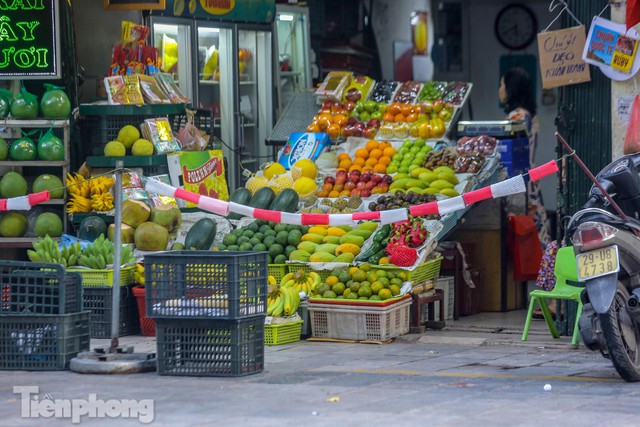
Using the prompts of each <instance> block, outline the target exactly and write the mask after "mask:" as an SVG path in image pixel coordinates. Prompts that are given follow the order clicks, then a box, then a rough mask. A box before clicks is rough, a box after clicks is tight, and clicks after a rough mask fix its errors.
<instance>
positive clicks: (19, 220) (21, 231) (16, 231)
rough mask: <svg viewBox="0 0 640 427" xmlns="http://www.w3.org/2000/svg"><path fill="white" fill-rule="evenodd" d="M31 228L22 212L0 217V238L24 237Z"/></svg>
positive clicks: (8, 213) (9, 213)
mask: <svg viewBox="0 0 640 427" xmlns="http://www.w3.org/2000/svg"><path fill="white" fill-rule="evenodd" d="M28 228H29V221H28V220H27V217H26V216H24V215H23V214H21V213H20V212H7V213H6V214H4V215H2V217H0V236H2V237H22V236H24V235H25V234H26V232H27V229H28Z"/></svg>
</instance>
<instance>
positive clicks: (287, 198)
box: [269, 188, 300, 213]
mask: <svg viewBox="0 0 640 427" xmlns="http://www.w3.org/2000/svg"><path fill="white" fill-rule="evenodd" d="M299 201H300V197H299V196H298V193H296V192H295V190H293V189H291V188H285V189H284V190H282V191H281V192H280V193H278V195H277V196H276V197H275V198H274V199H273V201H272V202H271V204H270V205H269V209H270V210H272V211H279V212H290V213H293V212H295V211H297V210H298V202H299Z"/></svg>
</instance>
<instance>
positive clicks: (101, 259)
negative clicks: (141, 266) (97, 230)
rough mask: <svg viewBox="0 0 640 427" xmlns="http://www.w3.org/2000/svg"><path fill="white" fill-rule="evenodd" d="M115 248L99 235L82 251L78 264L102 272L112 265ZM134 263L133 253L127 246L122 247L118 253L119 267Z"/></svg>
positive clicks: (102, 235)
mask: <svg viewBox="0 0 640 427" xmlns="http://www.w3.org/2000/svg"><path fill="white" fill-rule="evenodd" d="M114 261H115V247H114V246H113V243H112V242H111V241H110V240H108V239H107V238H105V237H104V234H101V235H100V237H98V238H97V239H96V240H95V241H94V242H93V243H92V244H91V245H89V246H87V247H85V248H84V249H83V250H82V254H81V255H80V256H79V257H78V264H79V265H82V266H84V267H88V268H92V269H97V270H104V269H105V268H107V265H112V264H114ZM134 262H135V257H134V256H133V251H132V250H131V247H130V246H128V245H123V246H122V250H121V251H120V265H123V264H130V263H134Z"/></svg>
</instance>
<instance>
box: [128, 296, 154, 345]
mask: <svg viewBox="0 0 640 427" xmlns="http://www.w3.org/2000/svg"><path fill="white" fill-rule="evenodd" d="M132 290H133V296H135V297H136V304H138V313H139V314H140V330H141V331H142V335H144V336H145V337H155V336H156V322H155V321H154V320H153V319H150V318H148V317H147V307H146V304H145V290H144V288H143V287H142V286H134V287H133V288H132Z"/></svg>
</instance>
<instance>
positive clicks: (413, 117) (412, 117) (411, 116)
mask: <svg viewBox="0 0 640 427" xmlns="http://www.w3.org/2000/svg"><path fill="white" fill-rule="evenodd" d="M416 120H418V115H417V114H416V113H411V114H409V115H408V116H407V123H413V122H415V121H416Z"/></svg>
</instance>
